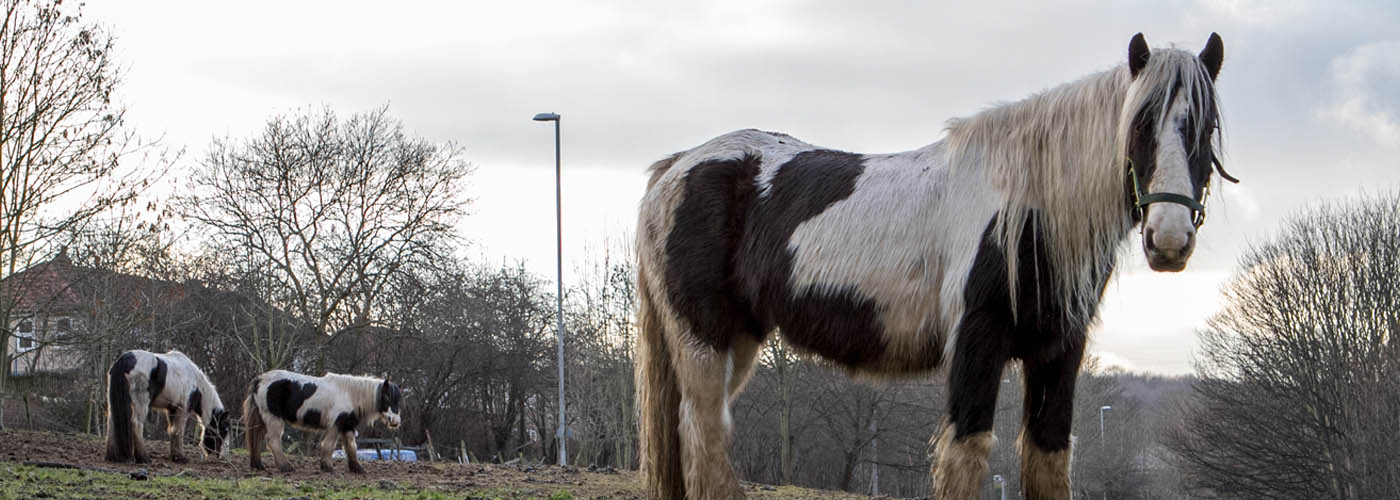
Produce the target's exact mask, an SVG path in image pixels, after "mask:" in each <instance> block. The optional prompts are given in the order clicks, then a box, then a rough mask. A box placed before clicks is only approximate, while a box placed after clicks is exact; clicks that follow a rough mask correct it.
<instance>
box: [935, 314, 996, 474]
mask: <svg viewBox="0 0 1400 500" xmlns="http://www.w3.org/2000/svg"><path fill="white" fill-rule="evenodd" d="M1005 332H1006V328H1004V325H1001V324H1000V323H999V322H998V321H997V320H995V319H993V318H991V317H990V316H989V315H984V314H970V315H968V316H967V317H966V318H964V319H963V327H962V331H961V333H960V334H959V335H958V338H957V343H958V345H957V346H956V349H955V351H954V354H953V364H952V366H950V367H949V373H948V390H949V392H950V394H949V396H948V419H947V420H945V421H944V422H943V425H942V426H941V428H940V430H939V433H938V435H937V436H936V437H935V438H934V458H933V491H934V494H933V498H936V499H940V500H954V499H963V498H980V497H981V491H982V480H983V478H985V477H986V475H987V455H988V454H989V453H991V449H992V441H993V437H992V419H993V417H995V416H996V409H997V390H998V389H999V388H1000V387H999V386H1000V384H1001V371H1002V368H1003V367H1004V366H1005V365H1006V361H1007V360H1008V359H1009V357H1010V342H1009V340H1008V338H1009V337H1008V335H1007V334H1006V333H1005Z"/></svg>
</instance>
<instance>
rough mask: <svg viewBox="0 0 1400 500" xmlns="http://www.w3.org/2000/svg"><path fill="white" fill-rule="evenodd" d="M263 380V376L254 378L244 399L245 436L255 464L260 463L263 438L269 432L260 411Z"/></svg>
mask: <svg viewBox="0 0 1400 500" xmlns="http://www.w3.org/2000/svg"><path fill="white" fill-rule="evenodd" d="M261 380H262V376H261V375H259V376H257V377H253V383H252V385H250V386H249V387H248V395H247V396H244V397H243V436H244V437H245V438H247V445H248V454H249V455H250V457H249V458H250V459H251V460H252V461H253V463H254V464H256V463H259V462H260V458H259V455H260V454H261V453H262V444H263V437H264V434H266V432H267V424H266V423H264V422H263V419H262V412H261V411H258V402H257V398H258V383H259V381H261Z"/></svg>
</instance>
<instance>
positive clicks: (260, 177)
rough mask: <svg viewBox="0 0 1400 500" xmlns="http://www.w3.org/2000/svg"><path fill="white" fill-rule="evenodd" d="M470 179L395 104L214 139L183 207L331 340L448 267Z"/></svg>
mask: <svg viewBox="0 0 1400 500" xmlns="http://www.w3.org/2000/svg"><path fill="white" fill-rule="evenodd" d="M471 171H472V167H471V166H470V165H469V164H467V163H466V162H465V161H463V160H462V159H461V158H460V154H459V150H458V148H457V147H456V146H455V145H452V144H437V143H433V142H430V141H428V140H425V139H419V138H413V137H409V136H408V135H406V134H405V132H404V131H403V126H402V125H401V124H400V123H399V122H398V121H396V120H394V119H392V118H390V117H389V115H388V112H387V109H386V108H380V109H378V110H375V111H372V112H369V113H362V114H356V115H353V116H351V117H350V118H349V119H348V120H344V121H341V120H339V119H337V118H336V116H335V114H334V113H332V112H331V111H329V110H323V111H321V112H309V111H308V112H303V113H298V114H294V115H290V116H279V117H276V118H273V119H271V120H270V121H268V123H267V126H266V127H265V128H264V129H263V131H262V133H261V134H260V135H258V136H257V137H254V138H252V139H249V140H246V141H235V140H231V139H224V140H217V141H215V142H214V144H213V146H212V148H211V151H210V152H209V154H208V156H207V157H206V158H205V159H204V161H203V162H202V163H201V164H200V165H199V167H198V168H197V169H196V170H195V172H194V174H193V176H192V177H191V184H192V186H191V187H192V194H191V195H189V196H186V197H183V198H180V200H179V206H180V208H181V212H182V213H183V214H184V215H185V217H187V218H188V219H189V220H191V221H193V222H195V223H196V224H197V225H198V226H199V227H202V228H205V229H207V230H208V231H209V234H210V237H211V238H212V240H213V243H214V245H216V246H217V247H218V248H221V249H223V250H224V251H226V252H228V253H229V254H233V255H239V256H241V257H243V258H244V260H245V262H246V264H247V265H248V266H249V269H250V270H261V271H263V272H265V273H266V277H267V279H268V280H269V283H270V284H271V285H272V286H270V287H269V288H268V290H269V291H270V292H274V296H273V297H272V299H273V301H274V303H277V304H279V305H282V306H284V307H286V308H287V309H288V310H289V311H292V312H294V313H295V314H296V315H297V316H298V317H300V319H301V320H302V321H305V322H306V323H307V324H308V325H310V328H311V329H312V331H314V332H315V333H318V334H322V335H327V334H332V333H334V332H337V331H341V330H344V329H345V328H346V327H349V326H352V325H357V324H363V323H365V322H367V321H371V320H373V319H374V318H375V316H376V315H377V314H379V313H380V312H381V311H382V309H383V307H384V305H383V304H380V303H379V299H380V298H381V297H382V296H384V294H385V293H386V289H387V288H388V286H389V285H390V284H391V283H392V282H393V279H394V278H395V276H398V275H400V274H402V273H404V272H407V270H409V269H410V268H413V267H414V266H431V265H432V263H433V262H434V261H437V260H442V259H445V256H446V254H447V252H448V246H449V244H450V243H451V242H452V241H453V240H454V239H455V232H454V229H453V224H454V223H455V222H456V221H457V219H458V218H459V217H460V216H461V215H463V213H464V211H465V209H466V207H467V204H468V200H467V199H466V198H465V197H464V196H463V194H462V188H463V184H464V183H465V181H466V178H467V176H468V174H470V172H471ZM324 366H325V360H324V356H323V357H322V358H320V359H318V360H317V366H316V368H317V371H320V370H321V369H323V368H324Z"/></svg>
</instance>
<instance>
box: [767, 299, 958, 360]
mask: <svg viewBox="0 0 1400 500" xmlns="http://www.w3.org/2000/svg"><path fill="white" fill-rule="evenodd" d="M780 309H781V310H779V311H776V314H773V315H772V316H773V319H774V320H775V321H774V323H775V324H776V326H777V327H778V330H779V332H780V333H781V334H782V336H783V338H784V339H786V340H787V341H788V342H789V343H790V344H792V345H794V346H796V347H797V348H799V349H801V350H803V351H806V352H810V353H813V354H817V355H820V356H822V357H823V358H826V359H829V360H832V361H835V362H837V363H839V364H842V365H844V366H847V367H849V368H853V369H856V370H860V371H866V372H873V373H910V372H921V371H928V370H932V369H934V368H937V367H938V365H939V364H940V362H941V361H942V353H943V340H944V338H945V337H946V335H945V334H944V331H943V328H942V327H941V326H940V325H939V323H940V322H939V321H937V316H936V314H934V313H933V312H932V310H936V305H934V307H913V308H910V307H896V308H891V307H889V305H887V304H880V303H878V302H877V301H875V300H873V299H870V298H867V297H864V296H862V295H861V294H859V293H857V292H854V291H852V290H837V291H825V292H808V293H803V294H801V295H799V296H798V297H795V298H793V299H792V300H791V301H789V303H788V304H786V305H784V306H783V307H781V308H780ZM920 315H922V316H923V318H922V319H918V318H915V317H916V316H920Z"/></svg>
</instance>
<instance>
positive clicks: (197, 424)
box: [194, 418, 209, 462]
mask: <svg viewBox="0 0 1400 500" xmlns="http://www.w3.org/2000/svg"><path fill="white" fill-rule="evenodd" d="M207 431H208V429H206V428H205V425H204V419H202V418H196V419H194V442H195V446H194V449H196V450H199V460H200V461H201V462H204V461H208V460H209V450H206V449H204V433H205V432H207Z"/></svg>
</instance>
